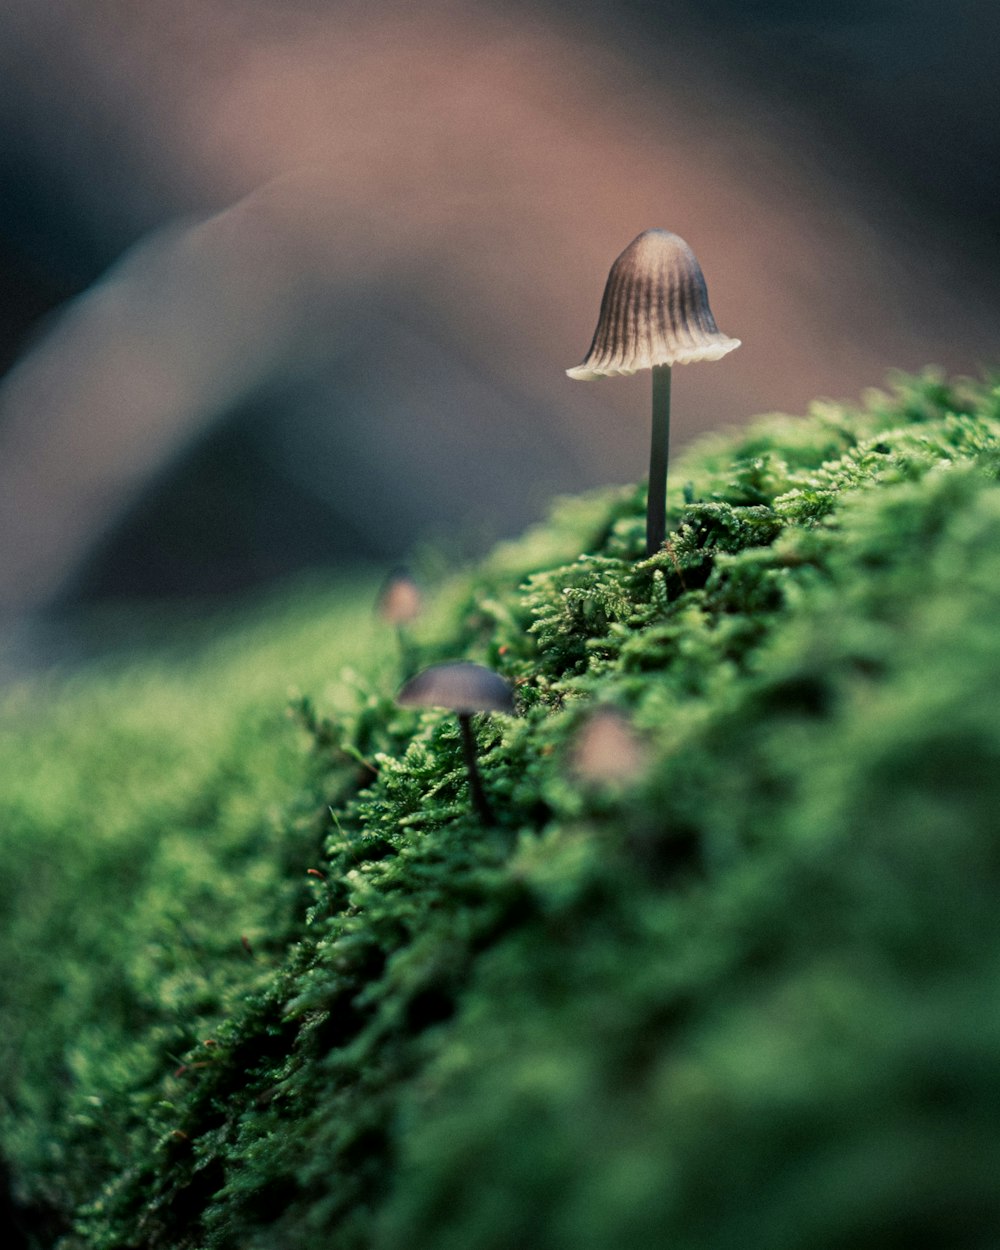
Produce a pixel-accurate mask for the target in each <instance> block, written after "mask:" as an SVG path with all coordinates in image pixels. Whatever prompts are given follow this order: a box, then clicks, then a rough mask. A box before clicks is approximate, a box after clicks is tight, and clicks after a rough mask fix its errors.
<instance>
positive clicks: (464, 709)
mask: <svg viewBox="0 0 1000 1250" xmlns="http://www.w3.org/2000/svg"><path fill="white" fill-rule="evenodd" d="M396 702H397V703H398V704H399V705H400V707H445V708H448V710H449V711H452V712H454V713H455V714H456V715H457V716H458V724H459V727H460V728H461V731H462V752H463V754H464V756H465V769H466V772H467V773H468V776H469V793H470V794H471V796H472V806H473V807H474V808H475V810H476V812H477V813H478V814H479V818H480V820H481V821H482V822H483V824H484V825H495V824H496V817H495V816H494V815H493V810H492V808H491V807H490V805H489V803H488V801H487V799H486V792H485V791H484V790H483V782H482V779H481V777H480V776H479V768H478V766H477V764H476V739H475V735H474V734H473V732H472V717H473V714H474V713H476V712H506V713H507V715H509V716H512V715H513V713H514V696H513V695H512V694H511V689H510V686H508V685H507V683H506V682H505V681H504V679H503V678H502V677H501V676H500V675H499V673H494V672H492V671H491V670H490V669H488V668H483V666H482V665H481V664H470V663H469V662H468V661H465V660H462V661H458V662H455V663H452V664H432V665H431V667H430V668H425V669H423V671H422V672H419V673H417V674H416V676H415V677H411V678H410V680H409V681H407V682H404V683H403V685H402V686H401V687H400V690H399V693H398V694H397V695H396Z"/></svg>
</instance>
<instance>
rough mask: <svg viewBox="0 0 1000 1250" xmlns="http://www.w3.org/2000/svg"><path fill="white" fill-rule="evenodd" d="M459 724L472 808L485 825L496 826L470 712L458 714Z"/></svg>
mask: <svg viewBox="0 0 1000 1250" xmlns="http://www.w3.org/2000/svg"><path fill="white" fill-rule="evenodd" d="M458 723H459V725H460V726H461V729H462V751H463V753H464V755H465V768H466V772H467V773H468V774H469V793H470V794H471V795H472V806H473V807H474V808H475V810H476V813H477V815H478V816H479V819H480V820H481V821H482V822H483V824H484V825H491V826H492V825H495V824H496V823H497V821H496V817H495V816H494V815H493V809H492V808H491V807H490V805H489V803H488V802H487V800H486V792H485V790H484V789H483V782H482V778H481V777H480V776H479V767H478V765H477V764H476V738H475V735H474V734H473V732H472V715H471V713H469V712H459V713H458Z"/></svg>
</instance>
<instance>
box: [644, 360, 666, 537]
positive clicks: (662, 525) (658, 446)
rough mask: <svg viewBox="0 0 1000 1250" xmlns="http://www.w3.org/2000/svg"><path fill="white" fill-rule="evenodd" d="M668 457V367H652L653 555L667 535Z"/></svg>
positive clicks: (649, 519)
mask: <svg viewBox="0 0 1000 1250" xmlns="http://www.w3.org/2000/svg"><path fill="white" fill-rule="evenodd" d="M669 456H670V366H669V365H654V366H653V436H652V439H651V440H650V444H649V490H648V493H647V496H646V555H647V556H651V555H655V554H656V552H657V551H659V550H660V548H661V547H662V546H663V540H664V539H665V538H666V536H667V461H668V459H669Z"/></svg>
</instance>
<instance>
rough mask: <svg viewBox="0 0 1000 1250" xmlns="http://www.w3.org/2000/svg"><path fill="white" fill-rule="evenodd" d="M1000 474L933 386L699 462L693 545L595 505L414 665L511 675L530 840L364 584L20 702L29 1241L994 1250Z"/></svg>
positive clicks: (758, 434)
mask: <svg viewBox="0 0 1000 1250" xmlns="http://www.w3.org/2000/svg"><path fill="white" fill-rule="evenodd" d="M998 478H1000V390H997V389H995V388H993V387H991V386H990V385H988V384H973V383H966V382H958V383H946V382H945V381H943V380H942V379H940V378H938V377H936V376H934V375H932V374H927V375H925V376H924V377H922V378H920V379H899V380H897V382H896V383H895V386H894V389H893V392H892V393H891V394H888V395H886V394H881V393H877V394H872V395H871V396H870V397H868V399H867V402H866V404H865V406H864V407H863V408H860V409H855V408H851V407H848V406H845V405H836V404H824V405H822V406H818V407H816V408H815V409H814V410H813V411H812V412H811V413H810V414H809V415H808V416H807V417H805V418H798V419H792V418H777V417H776V418H769V419H766V420H763V421H760V422H758V423H757V424H755V425H754V426H753V427H751V428H750V429H749V430H745V431H740V432H736V433H733V434H730V435H726V436H719V437H717V438H715V439H713V440H710V441H709V442H707V443H702V444H701V445H699V446H698V447H696V448H695V449H693V450H692V451H691V452H690V453H689V454H688V456H687V457H686V459H685V460H684V461H683V462H682V464H681V466H680V469H679V472H678V480H680V481H685V480H686V481H688V482H689V483H690V484H689V486H688V488H687V490H686V498H687V500H688V502H687V503H686V504H685V506H684V507H683V509H682V510H676V511H675V512H674V514H673V515H672V516H671V517H670V532H669V533H668V543H667V545H666V546H665V548H664V549H663V550H662V551H661V552H660V553H658V554H656V555H655V556H653V557H652V558H649V559H647V558H645V556H644V554H643V553H644V538H643V526H644V516H643V497H642V492H641V491H639V490H636V489H628V490H615V491H605V492H602V493H598V494H596V495H593V496H591V497H588V498H585V499H578V500H572V501H566V502H565V503H563V504H562V505H560V506H559V508H558V509H557V510H556V512H555V514H554V516H553V518H552V519H551V521H550V522H548V523H547V524H546V525H544V526H541V527H539V528H538V529H537V530H536V531H534V532H532V533H529V534H528V535H526V536H525V537H524V538H523V539H522V540H520V541H519V542H517V543H512V544H508V545H506V546H504V547H502V548H500V549H498V550H497V551H496V552H495V553H494V554H493V556H492V557H490V558H489V559H488V560H486V561H485V562H484V563H483V564H482V566H480V567H479V568H477V569H475V570H473V571H471V572H469V573H468V574H465V575H462V576H460V577H458V578H456V579H453V580H452V581H450V582H449V583H448V584H447V585H445V586H443V587H442V588H441V589H440V591H439V594H438V600H437V607H436V609H435V610H433V611H432V612H431V614H430V618H429V619H428V620H427V621H425V622H424V623H423V626H422V629H421V630H418V631H417V633H418V635H419V636H418V637H416V639H415V645H417V646H418V647H419V650H420V658H421V662H426V663H431V662H434V661H437V660H441V659H454V658H466V659H471V660H475V661H476V662H479V663H485V664H488V665H490V666H491V667H493V668H495V669H497V670H498V671H500V672H502V673H503V675H504V676H505V677H506V678H507V679H508V680H510V681H511V682H512V683H513V684H514V685H515V687H516V691H517V700H518V708H519V715H518V717H517V718H515V719H505V718H500V717H497V718H494V719H491V720H486V719H484V720H482V721H481V722H480V723H479V725H478V739H479V750H480V763H481V769H482V776H483V784H484V786H485V787H486V789H487V790H488V792H489V796H490V802H491V804H492V806H493V807H494V808H495V811H496V814H497V818H498V823H497V826H496V828H495V829H490V830H487V831H484V830H483V828H482V827H481V826H480V824H479V822H478V821H477V820H476V818H475V817H474V815H472V814H471V813H470V810H469V806H468V802H467V798H466V793H465V788H464V787H465V779H464V771H463V766H462V747H461V741H460V737H459V731H458V728H457V726H456V725H455V722H454V719H453V718H452V719H449V717H448V716H447V715H446V714H445V713H440V714H439V713H438V712H434V711H424V712H413V711H406V710H402V709H399V708H397V707H396V706H395V704H394V703H393V701H392V697H391V696H392V692H393V688H394V675H393V673H394V666H395V664H396V659H395V657H394V654H393V647H392V645H391V644H392V642H393V640H392V639H391V638H388V639H385V640H382V639H380V638H379V637H378V636H377V635H376V636H372V635H371V627H370V626H368V625H367V622H366V617H367V614H368V613H369V612H370V607H369V602H370V595H371V593H372V591H371V588H370V587H368V586H363V587H360V588H358V589H357V590H356V591H355V592H354V593H353V594H352V595H350V596H348V595H347V594H346V592H344V593H343V594H341V595H340V596H339V597H338V596H336V595H335V596H333V597H332V598H331V597H329V596H327V597H322V596H321V597H317V598H316V599H314V600H309V599H306V600H305V601H304V602H302V603H300V604H299V605H298V606H297V607H296V608H294V609H287V608H286V609H283V610H281V611H279V610H277V609H275V610H274V611H273V612H272V613H271V615H270V616H269V617H267V618H265V619H264V620H263V621H260V622H257V623H256V624H254V625H253V626H249V627H245V628H242V629H234V630H233V631H232V632H231V634H230V635H229V637H228V639H227V641H226V643H225V644H220V643H214V644H211V645H208V646H206V648H205V650H204V651H203V653H202V655H201V657H200V658H199V659H198V660H197V661H190V660H188V661H183V662H181V661H176V660H175V661H173V662H171V661H168V660H166V659H161V660H159V661H156V662H155V663H153V662H152V661H151V662H150V663H149V664H147V665H146V666H145V667H141V668H139V669H137V670H134V671H129V672H124V673H123V672H109V671H102V672H97V673H94V674H90V675H87V676H85V677H82V678H78V679H76V680H75V681H74V682H73V683H72V684H70V685H68V686H67V687H65V688H63V689H58V690H56V691H54V692H53V691H51V690H44V691H43V690H40V689H39V688H38V686H37V685H28V686H26V687H25V688H24V689H21V690H19V691H16V692H14V693H13V694H12V695H11V696H10V697H9V699H8V705H7V707H6V710H5V712H4V714H3V722H2V737H0V777H2V782H3V784H2V785H0V819H2V822H3V830H4V839H3V846H2V849H0V868H2V873H3V881H4V886H3V908H4V926H3V932H2V934H0V959H2V967H3V980H4V985H5V987H6V988H5V1003H4V1007H3V1011H4V1020H3V1026H4V1027H3V1029H2V1032H0V1047H2V1060H3V1063H2V1068H0V1072H2V1076H0V1081H2V1088H0V1095H2V1126H3V1132H4V1140H3V1152H4V1158H5V1161H6V1168H7V1171H8V1173H9V1188H10V1202H11V1205H12V1209H13V1210H14V1212H15V1215H16V1217H17V1218H18V1220H19V1221H20V1224H21V1226H22V1229H23V1238H24V1243H25V1244H26V1245H29V1246H33V1247H34V1246H38V1247H41V1246H51V1245H58V1246H59V1247H60V1250H98V1248H100V1250H119V1248H120V1247H136V1248H138V1247H142V1248H143V1250H153V1248H158V1250H166V1248H167V1247H169V1248H171V1250H183V1248H190V1250H195V1248H205V1250H237V1248H239V1250H278V1248H280V1250H306V1248H309V1250H313V1248H314V1247H319V1246H322V1247H324V1248H325V1250H361V1248H362V1247H364V1248H369V1247H370V1248H372V1250H404V1248H405V1250H471V1248H475V1250H510V1248H512V1247H522V1246H528V1247H532V1248H537V1250H563V1248H565V1247H574V1250H619V1248H620V1247H632V1246H657V1247H658V1246H663V1247H670V1250H685V1248H690V1250H722V1248H723V1247H725V1248H726V1250H729V1248H730V1247H734V1248H735V1247H739V1248H740V1250H846V1248H847V1247H850V1248H851V1250H859V1248H867V1247H871V1250H876V1248H877V1250H893V1248H895V1247H899V1248H900V1250H901V1248H902V1247H904V1246H905V1247H907V1248H909V1247H911V1246H913V1245H916V1244H921V1245H937V1246H941V1247H948V1248H949V1250H955V1248H966V1247H967V1248H969V1250H973V1248H976V1250H978V1248H982V1250H986V1248H987V1247H993V1246H995V1244H996V1239H997V1235H998V1228H1000V1190H998V1185H997V1177H998V1175H1000V1000H998V998H997V995H996V992H995V987H996V984H997V974H998V971H1000V907H998V906H997V898H998V894H1000V837H998V816H997V813H998V811H1000V483H998ZM334 617H336V618H337V620H336V621H335V620H334V619H333V618H334ZM337 623H339V624H340V626H341V629H340V632H339V636H337V635H336V633H335V630H334V628H333V627H334V625H335V624H337ZM362 623H364V624H362ZM366 631H367V632H366ZM348 663H349V664H351V665H353V666H354V668H355V669H356V673H354V674H350V675H346V676H344V675H341V676H338V674H341V670H342V669H343V666H344V665H345V664H348ZM358 674H360V675H358ZM292 683H295V684H298V685H299V686H300V687H301V688H302V689H304V690H305V691H306V693H305V694H304V695H301V694H300V695H296V696H295V697H294V698H293V699H292V711H293V713H294V715H293V717H292V719H288V718H287V717H285V716H284V711H285V709H286V706H287V699H286V698H285V696H284V695H283V693H282V692H283V691H284V689H285V688H286V687H287V686H288V685H289V684H292ZM603 705H610V706H612V707H614V708H616V709H618V710H619V711H620V712H622V713H623V714H624V715H625V716H627V718H628V719H629V721H630V723H631V725H632V726H633V727H634V729H635V731H636V733H637V734H638V735H639V737H640V738H641V740H642V741H643V744H644V754H643V758H644V761H645V764H644V771H643V772H642V774H641V775H640V776H639V777H638V778H637V779H635V780H634V781H632V782H630V783H629V784H628V785H627V786H626V785H624V784H618V785H615V784H613V783H608V784H600V783H593V784H588V783H587V782H586V781H585V780H583V779H581V778H580V777H579V776H578V775H576V774H575V773H574V771H573V746H574V742H575V741H576V739H577V735H578V733H579V732H580V729H581V726H582V725H583V724H584V723H585V721H586V718H587V716H588V714H589V713H590V712H591V711H592V710H593V709H594V708H595V707H597V706H603Z"/></svg>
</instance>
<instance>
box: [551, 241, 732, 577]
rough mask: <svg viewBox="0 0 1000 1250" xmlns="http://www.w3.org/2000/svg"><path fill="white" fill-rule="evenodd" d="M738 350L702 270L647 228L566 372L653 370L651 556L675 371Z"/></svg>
mask: <svg viewBox="0 0 1000 1250" xmlns="http://www.w3.org/2000/svg"><path fill="white" fill-rule="evenodd" d="M739 345H740V340H739V339H731V338H729V337H727V336H726V335H725V334H722V333H721V332H720V330H719V328H718V326H717V325H716V324H715V318H714V317H713V316H712V310H711V308H709V306H708V289H707V288H706V286H705V278H704V276H703V274H702V272H701V266H700V265H699V264H698V260H697V257H696V256H695V254H694V252H692V251H691V249H690V248H689V247H688V245H687V244H686V243H685V242H684V240H683V239H682V238H679V237H678V236H677V235H676V234H671V233H670V231H669V230H644V231H643V233H642V234H640V235H639V236H638V237H637V238H635V239H633V240H632V242H631V243H630V244H629V245H628V247H627V248H626V249H625V251H624V252H622V254H621V255H620V256H619V257H618V259H617V260H616V261H615V263H614V264H613V265H612V266H611V272H610V273H609V274H608V281H607V284H606V286H605V288H604V298H603V299H602V300H601V312H600V316H599V318H598V321H597V329H596V330H595V331H594V338H593V342H592V343H591V344H590V350H589V351H588V352H587V355H586V357H585V358H584V360H583V361H582V363H581V364H579V365H577V366H576V367H575V368H573V369H567V370H566V372H567V374H569V376H570V377H571V378H576V379H578V380H580V381H584V382H589V381H591V380H592V379H594V378H605V377H614V376H615V375H617V374H631V373H638V371H639V370H640V369H651V370H652V371H653V433H652V440H651V443H650V452H649V490H648V494H647V503H646V555H647V556H651V555H653V554H654V553H655V552H657V551H659V549H660V547H661V546H662V545H663V540H664V538H665V536H666V532H667V460H668V455H669V448H670V369H671V366H672V365H686V364H691V363H692V362H693V361H696V360H719V359H720V358H721V357H722V356H725V355H726V353H727V352H731V351H733V350H734V349H735V348H737V347H739Z"/></svg>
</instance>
